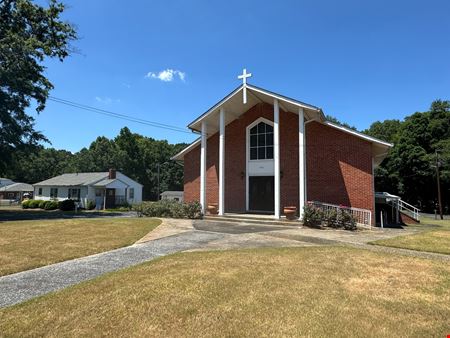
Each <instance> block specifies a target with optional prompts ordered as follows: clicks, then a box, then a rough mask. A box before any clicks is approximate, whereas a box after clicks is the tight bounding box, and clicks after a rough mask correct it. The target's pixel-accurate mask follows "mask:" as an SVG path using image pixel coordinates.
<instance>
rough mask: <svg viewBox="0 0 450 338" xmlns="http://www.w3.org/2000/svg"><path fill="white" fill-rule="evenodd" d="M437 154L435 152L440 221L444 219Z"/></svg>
mask: <svg viewBox="0 0 450 338" xmlns="http://www.w3.org/2000/svg"><path fill="white" fill-rule="evenodd" d="M439 165H440V162H439V154H438V151H437V150H436V183H437V193H438V203H439V215H440V216H441V219H444V216H443V214H442V197H441V183H440V179H439Z"/></svg>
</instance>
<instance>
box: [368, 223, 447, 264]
mask: <svg viewBox="0 0 450 338" xmlns="http://www.w3.org/2000/svg"><path fill="white" fill-rule="evenodd" d="M430 225H436V227H430ZM413 227H416V228H418V229H421V230H423V231H421V232H419V233H417V234H413V235H407V236H399V237H394V238H390V239H383V240H379V241H374V242H372V243H371V244H376V245H382V246H390V247H394V248H403V249H411V250H417V251H427V252H435V253H441V254H447V255H450V220H434V219H431V218H422V220H421V224H419V225H413Z"/></svg>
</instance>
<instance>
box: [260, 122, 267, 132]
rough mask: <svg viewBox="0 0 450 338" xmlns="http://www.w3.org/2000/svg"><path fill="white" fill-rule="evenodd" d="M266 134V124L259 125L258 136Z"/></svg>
mask: <svg viewBox="0 0 450 338" xmlns="http://www.w3.org/2000/svg"><path fill="white" fill-rule="evenodd" d="M265 132H266V124H265V123H264V122H260V123H259V124H258V134H264V133H265Z"/></svg>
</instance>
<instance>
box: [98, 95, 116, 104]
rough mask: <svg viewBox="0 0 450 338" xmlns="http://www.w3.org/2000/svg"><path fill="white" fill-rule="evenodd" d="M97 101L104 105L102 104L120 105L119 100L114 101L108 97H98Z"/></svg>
mask: <svg viewBox="0 0 450 338" xmlns="http://www.w3.org/2000/svg"><path fill="white" fill-rule="evenodd" d="M95 101H97V102H99V103H102V104H111V103H119V102H120V100H119V99H112V98H110V97H108V96H105V97H101V96H96V97H95Z"/></svg>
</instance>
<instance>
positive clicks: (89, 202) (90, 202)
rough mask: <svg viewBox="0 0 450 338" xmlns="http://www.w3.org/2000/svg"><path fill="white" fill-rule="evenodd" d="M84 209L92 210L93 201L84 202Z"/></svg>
mask: <svg viewBox="0 0 450 338" xmlns="http://www.w3.org/2000/svg"><path fill="white" fill-rule="evenodd" d="M86 209H88V210H93V209H95V202H94V201H92V200H89V201H87V203H86Z"/></svg>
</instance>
